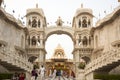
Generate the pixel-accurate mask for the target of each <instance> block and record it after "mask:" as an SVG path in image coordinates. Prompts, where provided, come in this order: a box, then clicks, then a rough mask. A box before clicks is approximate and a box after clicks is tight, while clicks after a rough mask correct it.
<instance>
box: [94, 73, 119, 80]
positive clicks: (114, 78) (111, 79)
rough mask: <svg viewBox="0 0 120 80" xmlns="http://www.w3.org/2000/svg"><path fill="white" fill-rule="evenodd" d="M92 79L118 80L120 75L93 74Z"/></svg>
mask: <svg viewBox="0 0 120 80" xmlns="http://www.w3.org/2000/svg"><path fill="white" fill-rule="evenodd" d="M94 79H102V80H120V74H119V75H113V74H111V75H110V74H94Z"/></svg>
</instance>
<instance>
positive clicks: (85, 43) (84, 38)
mask: <svg viewBox="0 0 120 80" xmlns="http://www.w3.org/2000/svg"><path fill="white" fill-rule="evenodd" d="M83 46H85V47H86V46H87V37H86V36H84V37H83Z"/></svg>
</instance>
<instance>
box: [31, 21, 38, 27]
mask: <svg viewBox="0 0 120 80" xmlns="http://www.w3.org/2000/svg"><path fill="white" fill-rule="evenodd" d="M32 27H33V28H36V27H37V21H36V19H33V21H32Z"/></svg>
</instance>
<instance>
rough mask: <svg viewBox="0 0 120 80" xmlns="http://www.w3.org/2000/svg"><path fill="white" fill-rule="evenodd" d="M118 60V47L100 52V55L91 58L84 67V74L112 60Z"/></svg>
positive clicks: (119, 51) (119, 56)
mask: <svg viewBox="0 0 120 80" xmlns="http://www.w3.org/2000/svg"><path fill="white" fill-rule="evenodd" d="M119 60H120V48H119V49H113V50H110V51H107V52H104V53H102V55H101V56H100V57H98V58H96V59H94V60H92V61H91V62H90V63H89V64H88V65H86V68H85V74H88V73H90V72H93V71H95V70H97V69H99V68H102V67H103V66H107V65H108V64H112V63H113V62H118V61H119Z"/></svg>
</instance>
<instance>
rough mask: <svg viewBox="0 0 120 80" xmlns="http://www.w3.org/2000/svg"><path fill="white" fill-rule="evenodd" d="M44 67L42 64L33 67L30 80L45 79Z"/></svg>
mask: <svg viewBox="0 0 120 80" xmlns="http://www.w3.org/2000/svg"><path fill="white" fill-rule="evenodd" d="M44 78H45V68H44V66H43V65H42V66H41V68H40V69H36V68H33V70H32V72H31V80H45V79H44Z"/></svg>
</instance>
